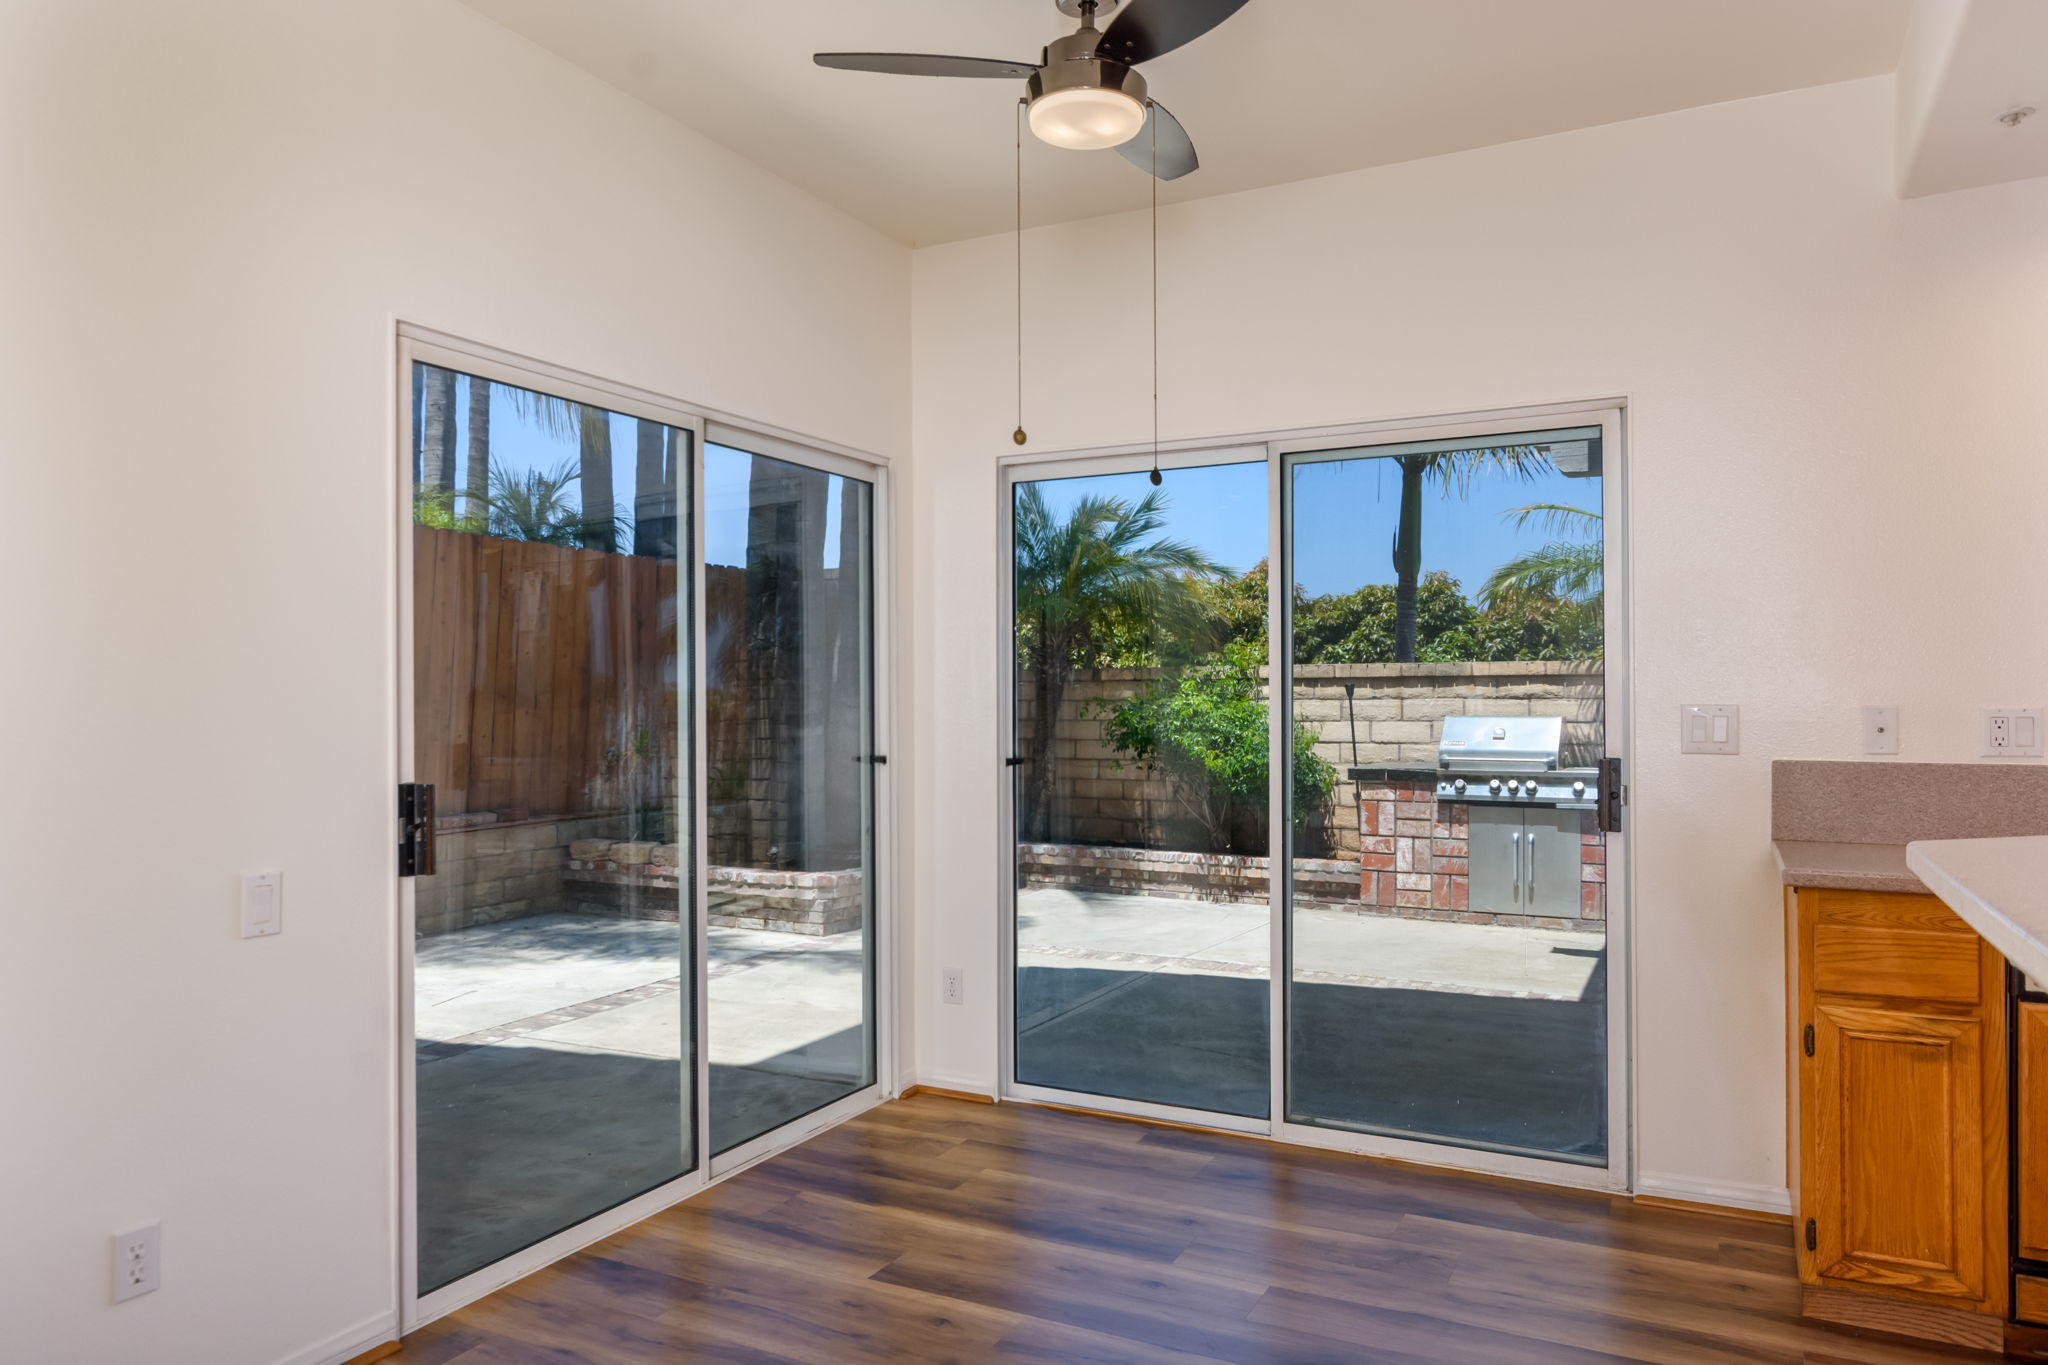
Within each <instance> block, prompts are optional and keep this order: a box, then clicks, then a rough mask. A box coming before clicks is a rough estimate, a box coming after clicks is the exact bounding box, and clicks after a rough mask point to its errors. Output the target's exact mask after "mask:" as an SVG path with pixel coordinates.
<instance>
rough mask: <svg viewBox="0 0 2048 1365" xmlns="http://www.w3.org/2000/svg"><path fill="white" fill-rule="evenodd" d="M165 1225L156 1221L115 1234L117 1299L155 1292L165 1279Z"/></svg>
mask: <svg viewBox="0 0 2048 1365" xmlns="http://www.w3.org/2000/svg"><path fill="white" fill-rule="evenodd" d="M162 1246H163V1229H162V1226H161V1225H160V1224H157V1223H145V1224H143V1225H142V1226H141V1227H139V1228H129V1229H128V1230H127V1231H126V1232H117V1233H115V1234H114V1302H115V1303H123V1302H125V1301H127V1300H129V1299H132V1298H136V1297H139V1296H140V1295H143V1294H153V1293H155V1292H156V1288H157V1286H158V1285H159V1284H161V1283H162V1282H163V1265H162V1260H163V1256H162Z"/></svg>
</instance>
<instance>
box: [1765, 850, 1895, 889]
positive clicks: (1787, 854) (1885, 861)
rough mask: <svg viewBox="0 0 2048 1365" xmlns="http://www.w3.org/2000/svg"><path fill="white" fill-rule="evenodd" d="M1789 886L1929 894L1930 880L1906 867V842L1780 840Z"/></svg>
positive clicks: (1780, 857)
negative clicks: (1925, 879) (1928, 885)
mask: <svg viewBox="0 0 2048 1365" xmlns="http://www.w3.org/2000/svg"><path fill="white" fill-rule="evenodd" d="M1771 849H1772V851H1773V852H1774V853H1775V854H1776V855H1777V859H1778V872H1779V874H1780V877H1781V879H1782V880H1783V881H1784V883H1785V885H1787V886H1817V887H1830V888H1833V889H1835V890H1838V891H1906V892H1918V893H1921V894H1923V895H1924V894H1925V893H1926V891H1927V885H1926V883H1924V882H1922V881H1921V880H1920V879H1919V878H1918V877H1916V876H1914V875H1913V872H1912V869H1910V868H1908V867H1907V866H1906V846H1905V845H1904V844H1848V843H1828V842H1823V841H1820V840H1811V839H1779V840H1777V841H1775V842H1774V843H1773V844H1772V845H1771Z"/></svg>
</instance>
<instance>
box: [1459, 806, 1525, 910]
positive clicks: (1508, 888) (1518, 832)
mask: <svg viewBox="0 0 2048 1365" xmlns="http://www.w3.org/2000/svg"><path fill="white" fill-rule="evenodd" d="M1466 809H1467V812H1468V814H1467V817H1466V819H1467V822H1468V823H1467V828H1466V831H1465V834H1466V844H1465V848H1466V852H1467V856H1468V858H1469V861H1468V862H1467V863H1466V866H1467V868H1469V869H1470V873H1471V882H1470V883H1469V885H1468V886H1467V889H1466V904H1467V908H1468V909H1471V910H1476V911H1485V912H1487V913H1489V914H1495V915H1526V914H1528V913H1529V912H1528V910H1527V909H1526V908H1525V907H1524V906H1523V904H1522V857H1523V854H1524V852H1525V849H1524V848H1523V844H1522V811H1521V808H1520V807H1518V806H1489V805H1485V804H1482V803H1480V802H1477V801H1475V802H1473V803H1472V804H1471V805H1470V806H1469V807H1467V808H1466Z"/></svg>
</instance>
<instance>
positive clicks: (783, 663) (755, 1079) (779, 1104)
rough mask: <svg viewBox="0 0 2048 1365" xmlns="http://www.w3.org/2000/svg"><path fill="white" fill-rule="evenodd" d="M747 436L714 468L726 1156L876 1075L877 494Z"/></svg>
mask: <svg viewBox="0 0 2048 1365" xmlns="http://www.w3.org/2000/svg"><path fill="white" fill-rule="evenodd" d="M718 437H724V439H725V440H729V441H732V442H735V444H724V443H722V442H721V441H720V440H719V439H717V438H718ZM742 441H745V442H746V444H747V446H750V447H764V448H769V449H775V448H778V447H774V446H771V445H769V444H768V443H764V442H761V441H758V440H755V441H748V440H747V438H745V437H743V436H739V435H733V436H729V437H727V436H724V433H722V432H720V433H714V440H713V442H712V444H711V445H710V446H709V447H708V449H707V451H706V454H705V461H704V507H705V523H704V561H705V567H704V612H705V641H706V652H705V665H706V671H707V692H706V697H707V701H708V718H709V724H708V730H707V736H708V738H707V744H706V751H705V762H706V767H707V781H708V786H709V793H710V800H709V804H708V806H707V808H706V815H707V818H708V822H709V836H708V846H707V853H708V855H709V859H710V888H709V894H708V896H707V898H706V909H707V911H708V923H709V926H710V927H709V946H710V953H711V977H710V983H709V986H708V989H707V994H706V998H705V1003H706V1007H707V1028H706V1041H707V1044H708V1046H709V1050H710V1061H711V1150H712V1151H713V1152H714V1153H719V1152H725V1151H728V1150H730V1149H732V1148H734V1147H738V1146H739V1145H741V1144H742V1143H746V1142H749V1141H751V1140H753V1139H755V1138H758V1137H759V1136H761V1135H762V1134H763V1133H766V1132H768V1131H770V1130H771V1129H775V1128H778V1127H780V1126H781V1125H783V1124H785V1123H787V1122H789V1121H790V1120H792V1119H796V1118H800V1117H802V1116H803V1115H805V1114H809V1113H811V1112H812V1111H814V1110H816V1109H820V1108H822V1107H824V1106H825V1105H828V1104H830V1103H832V1102H833V1101H835V1100H839V1099H842V1098H844V1097H845V1096H847V1095H850V1094H853V1093H854V1092H856V1091H858V1090H861V1089H864V1088H866V1087H867V1086H869V1085H872V1084H873V1083H874V1079H875V955H874V905H873V898H874V877H873V865H874V858H873V853H874V837H875V770H876V765H877V757H878V756H877V754H876V752H875V716H874V704H875V697H874V662H875V661H874V486H873V484H872V483H869V482H867V481H865V480H862V479H858V478H853V477H850V476H849V475H847V474H842V473H833V472H830V471H827V470H824V469H820V468H816V467H814V466H812V465H808V464H800V463H797V462H795V461H793V460H790V459H782V458H777V457H776V456H775V455H771V454H763V453H759V452H758V451H757V450H756V449H751V448H742V446H741V445H739V444H737V443H738V442H742Z"/></svg>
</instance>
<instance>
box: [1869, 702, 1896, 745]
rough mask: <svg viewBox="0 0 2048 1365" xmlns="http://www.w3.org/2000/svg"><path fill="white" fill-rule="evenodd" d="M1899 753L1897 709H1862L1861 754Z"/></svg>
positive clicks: (1875, 707) (1880, 707) (1887, 707)
mask: <svg viewBox="0 0 2048 1365" xmlns="http://www.w3.org/2000/svg"><path fill="white" fill-rule="evenodd" d="M1898 751H1899V708H1898V707H1896V706H1866V707H1864V708H1863V752H1864V753H1866V754H1895V753H1897V752H1898Z"/></svg>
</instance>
